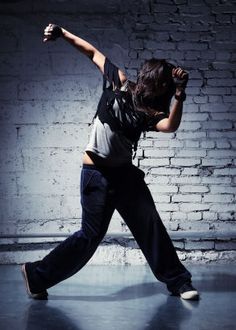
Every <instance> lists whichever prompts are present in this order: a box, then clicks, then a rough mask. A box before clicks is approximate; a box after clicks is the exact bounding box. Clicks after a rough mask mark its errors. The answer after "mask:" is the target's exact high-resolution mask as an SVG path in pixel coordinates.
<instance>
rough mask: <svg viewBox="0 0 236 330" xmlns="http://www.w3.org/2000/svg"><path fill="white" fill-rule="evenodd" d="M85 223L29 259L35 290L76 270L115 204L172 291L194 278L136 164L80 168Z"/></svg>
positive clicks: (99, 236) (98, 239)
mask: <svg viewBox="0 0 236 330" xmlns="http://www.w3.org/2000/svg"><path fill="white" fill-rule="evenodd" d="M81 205H82V224H81V229H80V230H79V231H77V232H75V233H74V234H73V235H71V236H69V237H68V238H67V239H65V240H64V241H63V242H62V243H60V244H59V245H58V246H57V247H56V248H54V249H53V250H52V251H51V252H50V253H49V254H48V255H47V256H45V257H44V258H43V259H42V260H39V261H35V262H32V263H30V264H29V267H28V269H29V270H28V272H29V274H28V277H29V281H30V285H31V290H32V292H35V293H37V292H40V291H43V290H45V289H47V288H49V287H52V286H53V285H55V284H57V283H59V282H61V281H63V280H65V279H66V278H68V277H70V276H72V275H73V274H75V273H76V272H78V271H79V270H80V269H81V268H82V267H83V266H84V265H85V264H86V263H87V262H88V261H89V259H90V258H91V257H92V255H93V254H94V252H95V251H96V249H97V247H98V245H99V243H100V242H101V241H102V239H103V238H104V236H105V234H106V232H107V229H108V226H109V223H110V220H111V217H112V214H113V212H114V210H115V209H116V210H117V211H118V212H119V214H120V215H121V217H122V218H123V220H124V221H125V223H126V224H127V226H128V227H129V229H130V231H131V233H132V234H133V236H134V238H135V240H136V242H137V244H138V245H139V247H140V249H141V250H142V252H143V254H144V256H145V258H146V260H147V262H148V264H149V265H150V267H151V270H152V272H153V273H154V275H155V276H156V278H157V279H158V280H159V281H162V282H164V283H165V284H166V285H167V288H168V290H169V291H171V292H174V291H176V290H177V289H178V288H179V287H180V286H181V285H183V284H184V283H186V282H190V281H191V274H190V273H189V271H188V270H187V269H186V268H185V267H184V266H183V264H182V263H181V262H180V260H179V258H178V256H177V254H176V251H175V248H174V246H173V244H172V241H171V239H170V237H169V235H168V233H167V231H166V229H165V227H164V225H163V223H162V221H161V218H160V216H159V214H158V212H157V210H156V207H155V204H154V201H153V198H152V196H151V194H150V191H149V189H148V187H147V185H146V183H145V181H144V173H143V171H141V170H140V169H139V168H137V167H136V166H134V165H128V166H125V167H120V168H98V167H96V166H94V165H83V168H82V171H81Z"/></svg>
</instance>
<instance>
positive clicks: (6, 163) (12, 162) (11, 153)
mask: <svg viewBox="0 0 236 330" xmlns="http://www.w3.org/2000/svg"><path fill="white" fill-rule="evenodd" d="M0 152H1V153H2V154H4V157H0V172H1V173H2V174H3V173H7V172H18V171H23V170H24V162H23V155H22V153H21V152H20V151H19V152H16V150H14V149H5V150H4V149H2V150H1V151H0Z"/></svg>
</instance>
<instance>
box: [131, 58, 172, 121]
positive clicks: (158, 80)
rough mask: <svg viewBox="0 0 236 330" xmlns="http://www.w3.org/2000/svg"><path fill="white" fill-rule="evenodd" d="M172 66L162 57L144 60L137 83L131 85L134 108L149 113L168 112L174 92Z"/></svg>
mask: <svg viewBox="0 0 236 330" xmlns="http://www.w3.org/2000/svg"><path fill="white" fill-rule="evenodd" d="M173 68H175V66H174V65H172V64H170V63H168V62H167V61H166V60H164V59H156V58H151V59H149V60H146V61H145V62H144V64H143V65H142V66H141V69H140V70H139V73H138V77H137V83H136V84H133V86H132V87H131V89H132V94H133V100H134V105H135V107H136V110H138V111H143V112H146V113H148V114H149V115H155V113H156V112H165V113H167V114H168V113H169V107H170V102H171V98H172V96H173V95H174V93H175V85H174V82H173V78H172V69H173Z"/></svg>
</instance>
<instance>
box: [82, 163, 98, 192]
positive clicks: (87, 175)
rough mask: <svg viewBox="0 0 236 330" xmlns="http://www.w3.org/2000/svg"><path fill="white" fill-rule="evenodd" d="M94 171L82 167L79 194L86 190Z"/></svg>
mask: <svg viewBox="0 0 236 330" xmlns="http://www.w3.org/2000/svg"><path fill="white" fill-rule="evenodd" d="M95 174H96V173H95V171H94V170H86V169H83V170H82V172H81V183H80V192H81V194H82V193H83V194H84V193H86V191H87V190H88V187H89V183H90V182H91V180H92V178H93V177H94V175H95Z"/></svg>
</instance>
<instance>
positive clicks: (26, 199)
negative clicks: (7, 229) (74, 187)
mask: <svg viewBox="0 0 236 330" xmlns="http://www.w3.org/2000/svg"><path fill="white" fill-rule="evenodd" d="M60 203H61V197H60V196H57V197H55V196H53V197H49V196H39V195H38V196H27V195H26V196H18V197H17V196H16V197H12V196H11V197H10V198H7V197H5V198H2V199H0V205H1V209H2V210H3V209H4V213H3V212H2V213H1V221H15V220H16V219H17V220H21V221H22V225H23V224H24V225H25V223H27V222H28V221H29V220H32V221H37V220H40V219H46V220H45V221H47V220H49V219H55V218H60V214H61V205H60ZM12 205H14V208H13V207H12Z"/></svg>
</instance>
